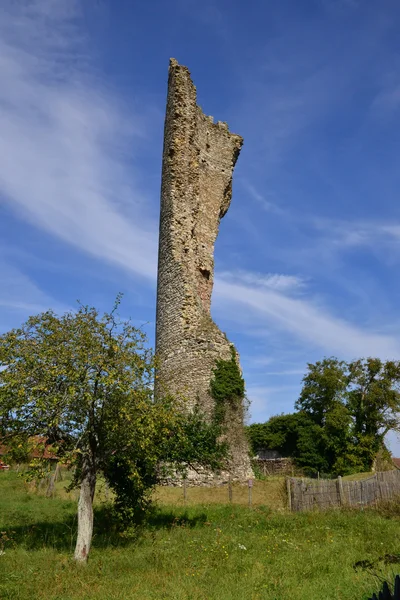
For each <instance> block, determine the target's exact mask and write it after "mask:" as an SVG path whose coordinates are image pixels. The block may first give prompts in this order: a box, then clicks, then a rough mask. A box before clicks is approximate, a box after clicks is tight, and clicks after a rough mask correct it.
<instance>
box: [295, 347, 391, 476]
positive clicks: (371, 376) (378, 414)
mask: <svg viewBox="0 0 400 600" xmlns="http://www.w3.org/2000/svg"><path fill="white" fill-rule="evenodd" d="M399 385H400V362H399V361H386V362H382V361H381V360H380V359H378V358H367V359H359V360H356V361H353V362H351V363H345V362H343V361H339V360H338V359H336V358H325V359H324V360H322V361H319V362H316V363H315V364H309V365H308V373H307V374H306V375H305V377H304V378H303V388H302V391H301V394H300V397H299V399H298V401H297V402H296V408H298V409H299V410H302V411H304V412H305V413H306V414H307V415H308V416H309V417H310V418H311V419H313V421H314V422H315V423H316V424H318V425H319V426H321V427H322V428H323V430H324V435H325V439H326V443H325V456H326V461H327V464H328V465H329V471H330V472H331V473H333V474H344V473H346V472H352V471H354V470H360V469H364V470H369V469H371V467H372V463H373V461H374V459H375V456H376V454H377V453H378V451H379V450H380V449H382V448H383V447H384V438H385V435H386V434H387V433H388V432H389V431H391V430H394V429H397V428H398V423H399V421H398V412H399V410H400V393H399Z"/></svg>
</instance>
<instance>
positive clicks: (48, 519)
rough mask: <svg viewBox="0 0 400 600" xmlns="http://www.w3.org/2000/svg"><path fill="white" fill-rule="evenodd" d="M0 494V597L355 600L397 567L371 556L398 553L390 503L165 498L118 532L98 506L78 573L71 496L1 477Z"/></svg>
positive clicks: (395, 515)
mask: <svg viewBox="0 0 400 600" xmlns="http://www.w3.org/2000/svg"><path fill="white" fill-rule="evenodd" d="M267 483H268V482H265V483H264V482H263V485H265V486H266V485H267ZM218 489H220V488H218ZM169 491H173V490H169ZM191 491H192V490H191V489H190V490H188V492H189V494H188V497H189V498H190V494H191ZM215 491H217V490H215ZM210 493H212V490H211V491H210ZM180 494H181V496H182V490H180ZM0 498H1V500H0V502H1V510H0V550H1V551H2V552H4V554H2V555H1V556H0V597H1V598H2V600H3V599H4V600H17V599H18V600H62V599H65V600H66V599H68V600H83V599H84V600H89V599H90V600H111V599H112V600H139V599H144V600H158V599H161V598H163V599H165V600H188V599H189V598H191V599H193V600H200V599H206V598H207V600H232V599H233V598H238V599H246V598H249V599H254V600H288V599H290V600H305V599H306V600H321V598H327V599H333V598H340V599H341V600H355V599H358V600H361V599H362V598H369V597H370V596H371V593H372V591H374V590H377V589H378V588H379V587H380V583H379V582H378V580H377V577H378V576H379V577H380V578H382V579H387V580H388V581H392V580H393V571H395V572H397V570H398V566H399V565H398V564H393V565H388V564H385V563H384V561H382V560H380V561H379V557H381V556H383V555H384V554H391V555H392V556H395V555H396V554H397V553H398V551H399V544H398V528H399V504H398V503H397V507H396V512H394V510H390V511H389V509H386V511H385V512H383V513H382V512H381V509H372V508H371V509H365V510H363V511H354V510H352V511H326V512H314V513H297V514H295V513H292V514H290V513H286V512H282V511H274V512H271V511H270V510H268V509H265V508H263V507H254V508H253V509H252V510H249V509H248V508H247V506H238V505H235V504H233V505H227V504H225V505H221V504H220V505H218V504H216V505H213V504H206V503H202V504H199V505H195V506H185V507H183V506H176V504H175V505H169V506H165V505H164V506H160V507H158V509H157V510H155V511H154V513H153V514H152V515H151V517H150V519H149V521H148V523H147V524H146V525H145V526H143V527H141V528H140V529H136V534H134V535H131V536H129V537H128V536H127V535H126V534H124V535H121V534H120V533H118V532H116V531H115V530H114V528H113V524H112V522H110V520H109V519H108V518H107V512H106V511H105V510H104V508H102V507H101V505H98V506H97V508H96V516H95V527H96V529H95V535H94V539H93V547H92V548H93V549H92V553H91V559H90V562H89V564H88V566H87V568H86V569H83V570H82V569H77V568H76V565H74V564H73V562H72V561H71V560H69V556H68V555H69V553H70V548H71V544H72V545H73V544H74V536H75V535H76V517H75V505H74V503H73V502H72V501H68V500H66V499H61V498H58V497H55V498H53V499H52V500H49V499H46V498H45V497H43V496H40V495H37V494H28V493H27V492H26V491H25V489H24V485H23V482H22V481H21V479H18V478H17V476H16V475H15V474H14V473H11V472H10V473H3V474H0ZM234 498H235V495H234ZM2 532H3V533H2ZM71 538H72V539H71ZM239 544H240V545H241V546H243V547H244V548H245V549H243V547H241V546H239ZM359 561H373V562H374V572H375V575H373V574H371V572H370V570H355V569H354V568H353V565H355V563H357V562H359Z"/></svg>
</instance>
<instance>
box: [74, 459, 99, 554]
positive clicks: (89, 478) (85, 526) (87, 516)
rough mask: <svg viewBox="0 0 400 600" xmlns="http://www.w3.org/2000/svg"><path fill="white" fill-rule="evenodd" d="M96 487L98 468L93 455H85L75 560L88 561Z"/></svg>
mask: <svg viewBox="0 0 400 600" xmlns="http://www.w3.org/2000/svg"><path fill="white" fill-rule="evenodd" d="M95 488H96V468H95V464H94V460H93V457H92V456H90V455H87V454H86V455H84V456H83V460H82V479H81V489H80V494H79V502H78V537H77V540H76V546H75V560H76V561H77V562H80V563H86V562H87V559H88V556H89V550H90V544H91V543H92V535H93V498H94V492H95Z"/></svg>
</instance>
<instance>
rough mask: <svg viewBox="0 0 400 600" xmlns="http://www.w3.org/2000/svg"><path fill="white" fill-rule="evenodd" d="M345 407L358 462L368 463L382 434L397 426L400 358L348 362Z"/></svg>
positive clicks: (367, 464)
mask: <svg viewBox="0 0 400 600" xmlns="http://www.w3.org/2000/svg"><path fill="white" fill-rule="evenodd" d="M349 380H350V386H349V392H348V407H349V410H350V412H351V414H352V416H353V420H354V424H353V431H354V437H355V441H356V447H357V451H358V454H359V457H360V460H361V462H363V463H364V464H365V465H366V466H367V467H369V466H370V465H372V462H373V460H374V459H375V456H376V454H377V453H378V451H379V450H380V449H381V448H382V446H383V444H384V438H385V435H386V434H387V433H388V432H389V431H392V430H398V428H399V417H398V413H399V411H400V387H399V386H400V362H399V361H391V360H388V361H386V362H382V361H381V360H380V359H379V358H366V359H360V360H356V361H353V362H351V363H350V364H349Z"/></svg>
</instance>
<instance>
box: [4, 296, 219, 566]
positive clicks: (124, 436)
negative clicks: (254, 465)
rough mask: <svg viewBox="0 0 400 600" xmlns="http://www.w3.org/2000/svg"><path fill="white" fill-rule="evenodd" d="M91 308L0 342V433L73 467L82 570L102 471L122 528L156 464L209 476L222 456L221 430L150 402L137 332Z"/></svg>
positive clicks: (49, 317) (147, 357)
mask: <svg viewBox="0 0 400 600" xmlns="http://www.w3.org/2000/svg"><path fill="white" fill-rule="evenodd" d="M119 301H120V298H118V299H117V302H116V305H115V307H114V310H113V311H112V312H111V313H106V314H104V315H103V316H100V315H99V313H98V312H97V311H96V310H95V309H94V308H90V307H85V306H80V307H79V310H78V311H77V312H67V313H66V314H64V315H63V316H61V317H58V316H56V315H55V314H54V313H53V312H52V311H47V312H45V313H42V314H40V315H38V316H34V317H30V318H29V319H28V320H27V322H26V323H24V324H23V325H22V326H21V327H20V328H18V329H13V330H11V331H10V332H8V333H5V334H3V335H1V336H0V368H1V370H0V433H1V435H2V437H3V441H5V442H6V443H8V444H11V443H12V440H15V439H18V441H19V443H21V440H28V439H34V437H33V436H42V439H43V436H44V437H45V439H46V440H47V442H48V443H53V447H54V449H55V451H56V452H57V454H58V457H59V459H60V460H63V461H64V462H68V463H69V464H70V466H71V468H72V469H73V473H74V484H75V485H77V486H79V488H80V494H79V501H78V535H77V542H76V548H75V559H76V560H77V561H79V562H86V561H87V558H88V555H89V550H90V546H91V540H92V533H93V498H94V494H95V488H96V482H97V478H98V475H99V474H100V473H103V474H104V476H105V477H106V479H107V480H108V482H109V483H110V485H111V486H112V487H113V489H114V491H115V493H116V502H115V505H116V508H117V509H119V512H120V514H121V516H122V518H123V520H124V522H125V521H127V520H129V519H132V518H134V517H135V516H137V515H138V514H140V513H143V511H145V509H146V507H147V506H148V503H149V496H150V492H151V489H152V487H153V486H154V485H155V483H156V482H157V480H158V477H159V472H160V462H161V461H164V463H168V462H169V463H171V465H175V466H177V468H181V469H182V468H184V467H185V465H186V464H191V462H192V461H194V462H195V463H196V464H200V465H202V464H203V465H206V466H209V467H211V468H216V467H218V466H220V465H221V463H222V461H223V460H224V457H225V455H226V447H225V445H224V444H221V443H219V442H218V436H219V434H220V431H219V429H218V427H217V426H216V425H215V424H207V423H206V422H205V421H204V420H203V418H202V415H201V414H200V413H199V412H198V411H194V412H193V413H190V414H187V411H185V410H184V408H185V407H184V406H178V405H177V404H176V402H175V401H174V400H173V399H172V398H165V399H161V400H158V401H155V400H154V398H153V391H152V383H153V372H154V369H153V367H154V360H153V355H152V353H151V351H150V349H148V347H147V345H146V339H145V336H144V334H143V332H142V331H141V330H139V329H137V328H135V327H134V326H133V325H132V324H131V323H130V321H120V320H119V319H118V317H117V314H116V309H117V306H118V304H119Z"/></svg>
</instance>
